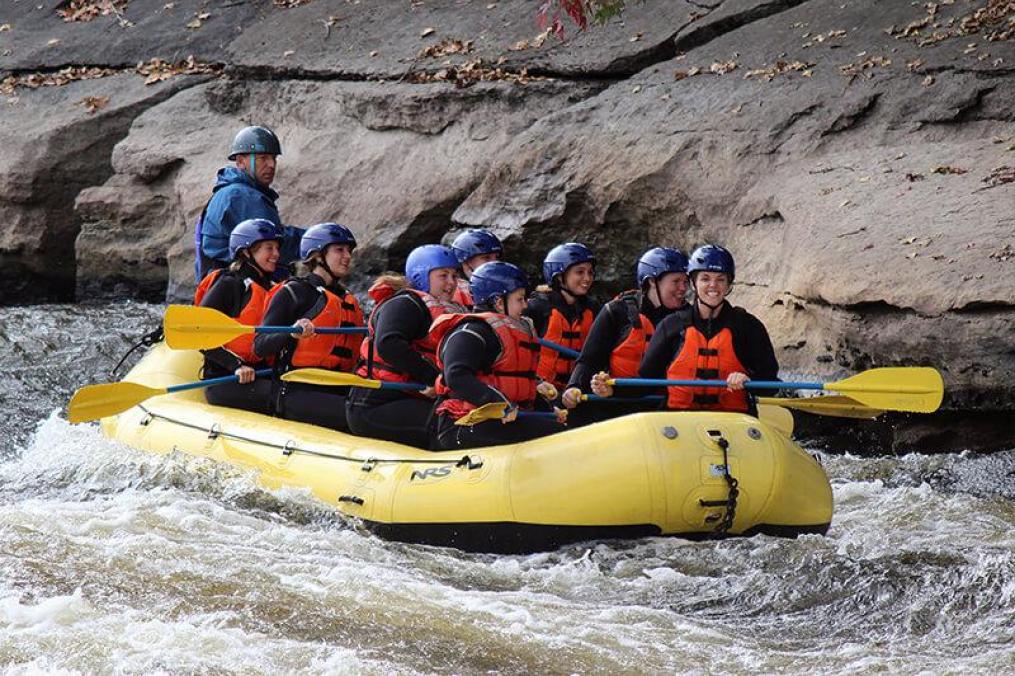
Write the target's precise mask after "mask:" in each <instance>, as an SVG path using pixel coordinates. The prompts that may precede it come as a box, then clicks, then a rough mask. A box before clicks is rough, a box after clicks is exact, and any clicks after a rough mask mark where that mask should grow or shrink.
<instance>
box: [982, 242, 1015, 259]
mask: <svg viewBox="0 0 1015 676" xmlns="http://www.w3.org/2000/svg"><path fill="white" fill-rule="evenodd" d="M988 257H989V258H993V259H994V260H997V261H1000V262H1002V263H1004V262H1005V261H1010V260H1015V250H1013V249H1012V248H1011V244H1005V245H1004V246H1002V247H1001V248H999V249H997V250H996V251H992V252H991V253H990V255H989V256H988Z"/></svg>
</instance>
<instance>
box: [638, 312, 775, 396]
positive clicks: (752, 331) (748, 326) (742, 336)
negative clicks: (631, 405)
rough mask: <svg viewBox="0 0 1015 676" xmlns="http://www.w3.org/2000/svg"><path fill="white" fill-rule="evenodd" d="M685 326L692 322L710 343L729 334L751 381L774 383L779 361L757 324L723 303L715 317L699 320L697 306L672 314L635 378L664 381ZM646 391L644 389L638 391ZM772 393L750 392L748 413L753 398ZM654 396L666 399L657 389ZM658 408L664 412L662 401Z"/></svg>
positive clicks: (660, 326) (681, 342) (659, 327)
mask: <svg viewBox="0 0 1015 676" xmlns="http://www.w3.org/2000/svg"><path fill="white" fill-rule="evenodd" d="M688 322H693V324H694V326H695V328H697V329H698V330H699V331H700V332H701V333H702V335H703V336H705V338H706V339H708V340H711V339H712V338H713V337H715V336H716V334H718V333H719V332H720V331H722V330H723V329H724V328H729V329H730V332H731V333H732V334H733V351H734V352H735V353H736V356H737V359H739V360H740V363H741V364H743V366H744V368H745V369H746V373H747V376H748V377H749V378H750V379H751V380H778V379H779V361H778V360H777V359H776V357H775V349H774V348H773V347H772V340H771V338H769V336H768V331H767V330H766V329H765V325H764V324H762V323H761V320H760V319H758V318H757V317H755V316H754V315H752V314H750V313H749V312H747V311H746V310H744V309H743V308H738V307H735V306H733V305H730V304H729V303H724V305H723V306H722V311H721V312H720V313H719V316H718V317H714V318H713V319H703V318H702V317H701V314H700V313H699V312H698V306H697V303H693V304H692V305H691V308H690V309H689V310H688V311H681V312H675V313H674V314H671V315H670V316H669V317H667V318H666V319H664V320H663V321H662V322H660V323H659V324H658V325H657V326H656V331H655V334H654V335H653V336H652V340H651V342H649V344H648V348H646V350H645V357H644V359H642V361H641V367H640V368H639V369H638V377H639V378H666V372H667V371H668V370H669V367H670V364H672V363H673V360H674V359H676V357H677V355H678V354H679V353H680V350H681V348H682V347H683V345H684V330H685V329H686V328H687V326H688ZM639 389H642V390H646V392H645V393H646V394H647V393H648V392H647V390H648V388H639ZM775 392H776V391H775V390H750V392H749V394H750V395H751V396H749V397H748V399H749V401H750V402H751V412H752V413H755V406H754V401H753V397H761V396H772V395H773V394H774V393H775ZM655 393H656V394H663V395H664V396H665V395H666V391H665V388H661V389H657V390H656V391H655ZM662 408H666V401H665V400H663V402H662Z"/></svg>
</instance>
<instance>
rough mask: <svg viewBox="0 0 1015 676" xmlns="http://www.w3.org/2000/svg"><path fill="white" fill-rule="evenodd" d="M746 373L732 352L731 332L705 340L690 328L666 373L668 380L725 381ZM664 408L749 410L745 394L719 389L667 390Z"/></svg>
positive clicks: (689, 388) (728, 329)
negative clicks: (667, 395) (733, 375)
mask: <svg viewBox="0 0 1015 676" xmlns="http://www.w3.org/2000/svg"><path fill="white" fill-rule="evenodd" d="M737 371H740V372H741V373H746V372H747V369H746V368H744V365H743V364H741V363H740V359H739V358H738V357H737V355H736V352H734V350H733V332H732V331H731V330H730V328H729V327H728V326H727V327H725V328H723V329H722V330H721V331H719V333H717V334H716V335H715V336H713V337H712V340H705V336H704V335H703V334H702V333H701V331H699V330H698V329H697V328H696V327H695V326H694V325H693V324H691V325H688V327H687V328H686V329H685V330H684V344H683V346H682V347H681V348H680V352H679V353H678V354H677V356H676V358H675V359H674V360H673V363H671V364H670V367H669V369H667V371H666V378H667V379H668V380H726V377H727V376H728V375H729V374H731V373H735V372H737ZM666 389H667V390H668V391H669V397H668V398H667V401H666V405H667V407H668V408H671V409H677V410H686V409H694V410H714V411H740V412H744V413H746V412H747V411H748V410H749V408H748V400H747V391H746V390H738V391H736V392H731V391H730V390H728V389H726V388H718V387H668V388H666Z"/></svg>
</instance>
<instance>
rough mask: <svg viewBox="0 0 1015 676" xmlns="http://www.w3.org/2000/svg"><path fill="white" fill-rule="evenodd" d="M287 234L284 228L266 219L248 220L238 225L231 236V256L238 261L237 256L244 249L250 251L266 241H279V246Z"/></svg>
mask: <svg viewBox="0 0 1015 676" xmlns="http://www.w3.org/2000/svg"><path fill="white" fill-rule="evenodd" d="M284 237H285V233H284V232H282V228H280V227H279V226H277V225H275V224H274V223H272V222H271V221H269V220H268V219H266V218H248V219H247V220H245V221H240V222H239V223H237V225H236V227H235V228H233V231H232V233H230V235H229V256H230V257H231V258H232V259H233V260H236V255H237V254H238V253H240V251H242V250H243V249H249V248H250V247H252V246H254V245H255V244H257V243H258V242H263V241H264V240H266V239H274V240H277V241H278V243H279V245H281V244H282V239H283V238H284Z"/></svg>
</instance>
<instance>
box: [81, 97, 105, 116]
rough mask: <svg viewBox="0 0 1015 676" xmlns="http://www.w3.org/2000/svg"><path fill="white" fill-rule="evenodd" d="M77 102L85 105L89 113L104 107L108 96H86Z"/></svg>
mask: <svg viewBox="0 0 1015 676" xmlns="http://www.w3.org/2000/svg"><path fill="white" fill-rule="evenodd" d="M78 103H79V104H81V105H82V106H84V107H85V110H87V111H88V112H89V113H94V112H95V111H96V110H100V109H101V108H105V107H106V104H107V103H109V97H108V96H86V97H85V98H83V99H81V100H80V101H78Z"/></svg>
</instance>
